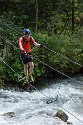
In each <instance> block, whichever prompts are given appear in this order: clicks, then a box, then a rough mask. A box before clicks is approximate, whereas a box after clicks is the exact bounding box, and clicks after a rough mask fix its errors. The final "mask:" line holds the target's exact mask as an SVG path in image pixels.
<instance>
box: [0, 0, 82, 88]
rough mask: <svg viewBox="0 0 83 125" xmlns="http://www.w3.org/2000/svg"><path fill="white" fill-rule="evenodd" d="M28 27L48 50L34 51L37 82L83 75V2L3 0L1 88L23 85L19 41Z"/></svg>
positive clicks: (0, 5) (0, 13) (0, 1)
mask: <svg viewBox="0 0 83 125" xmlns="http://www.w3.org/2000/svg"><path fill="white" fill-rule="evenodd" d="M24 28H29V29H30V30H31V35H32V36H33V38H34V39H35V41H36V42H38V43H41V44H44V45H45V46H46V47H47V48H48V49H46V48H41V49H40V48H36V47H34V46H33V48H32V50H33V57H34V65H35V68H34V72H33V76H34V79H35V81H37V80H41V79H43V78H49V77H50V78H54V77H58V76H61V77H62V74H60V72H61V73H64V74H66V75H69V76H72V75H73V74H78V73H83V67H82V65H83V0H0V87H3V86H4V84H5V83H6V84H7V83H9V82H11V83H15V84H20V85H22V84H23V83H22V82H20V83H18V77H23V75H24V71H23V64H22V62H21V60H20V55H19V46H18V39H19V37H21V36H23V30H24ZM50 50H53V51H50ZM66 57H67V58H66ZM35 59H37V60H35ZM38 60H39V61H38ZM40 60H41V61H42V62H44V63H41V62H40ZM71 60H73V61H74V62H77V63H76V64H75V63H73V62H72V61H71ZM45 64H47V65H45ZM77 64H80V65H77ZM48 65H49V66H50V67H53V69H54V70H53V69H51V68H50V67H49V66H48ZM57 71H59V72H57Z"/></svg>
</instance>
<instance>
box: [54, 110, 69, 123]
mask: <svg viewBox="0 0 83 125" xmlns="http://www.w3.org/2000/svg"><path fill="white" fill-rule="evenodd" d="M54 117H58V118H60V119H61V120H62V121H64V122H67V120H68V115H67V114H66V113H65V112H64V111H63V110H59V111H58V112H57V113H56V114H55V115H54Z"/></svg>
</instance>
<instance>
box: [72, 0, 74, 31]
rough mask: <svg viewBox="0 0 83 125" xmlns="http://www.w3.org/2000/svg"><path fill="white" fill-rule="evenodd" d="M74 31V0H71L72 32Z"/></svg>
mask: <svg viewBox="0 0 83 125" xmlns="http://www.w3.org/2000/svg"><path fill="white" fill-rule="evenodd" d="M73 31H74V0H72V33H73Z"/></svg>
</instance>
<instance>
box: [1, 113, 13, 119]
mask: <svg viewBox="0 0 83 125" xmlns="http://www.w3.org/2000/svg"><path fill="white" fill-rule="evenodd" d="M14 114H15V113H14V112H7V113H4V114H2V116H7V117H10V118H11V117H14Z"/></svg>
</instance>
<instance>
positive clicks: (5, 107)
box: [0, 77, 83, 125]
mask: <svg viewBox="0 0 83 125" xmlns="http://www.w3.org/2000/svg"><path fill="white" fill-rule="evenodd" d="M81 78H82V77H81ZM78 79H80V78H78ZM78 79H76V80H78ZM57 95H58V97H57ZM56 97H57V101H54V102H52V103H50V104H47V102H48V101H49V100H50V99H56ZM60 109H61V110H63V111H65V112H66V113H67V115H68V116H69V119H68V121H70V122H72V123H73V125H83V84H82V83H79V82H76V81H73V80H55V81H53V82H52V83H49V84H48V86H47V87H44V88H41V89H40V91H37V90H35V91H33V92H31V93H29V92H16V91H12V90H11V91H9V90H3V89H1V90H0V125H66V123H64V122H63V121H61V120H60V119H58V118H57V117H53V115H54V114H56V112H57V111H58V110H60ZM6 112H14V113H15V115H14V117H12V118H8V117H6V116H2V114H3V113H6ZM75 117H76V118H75ZM81 121H82V122H81Z"/></svg>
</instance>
